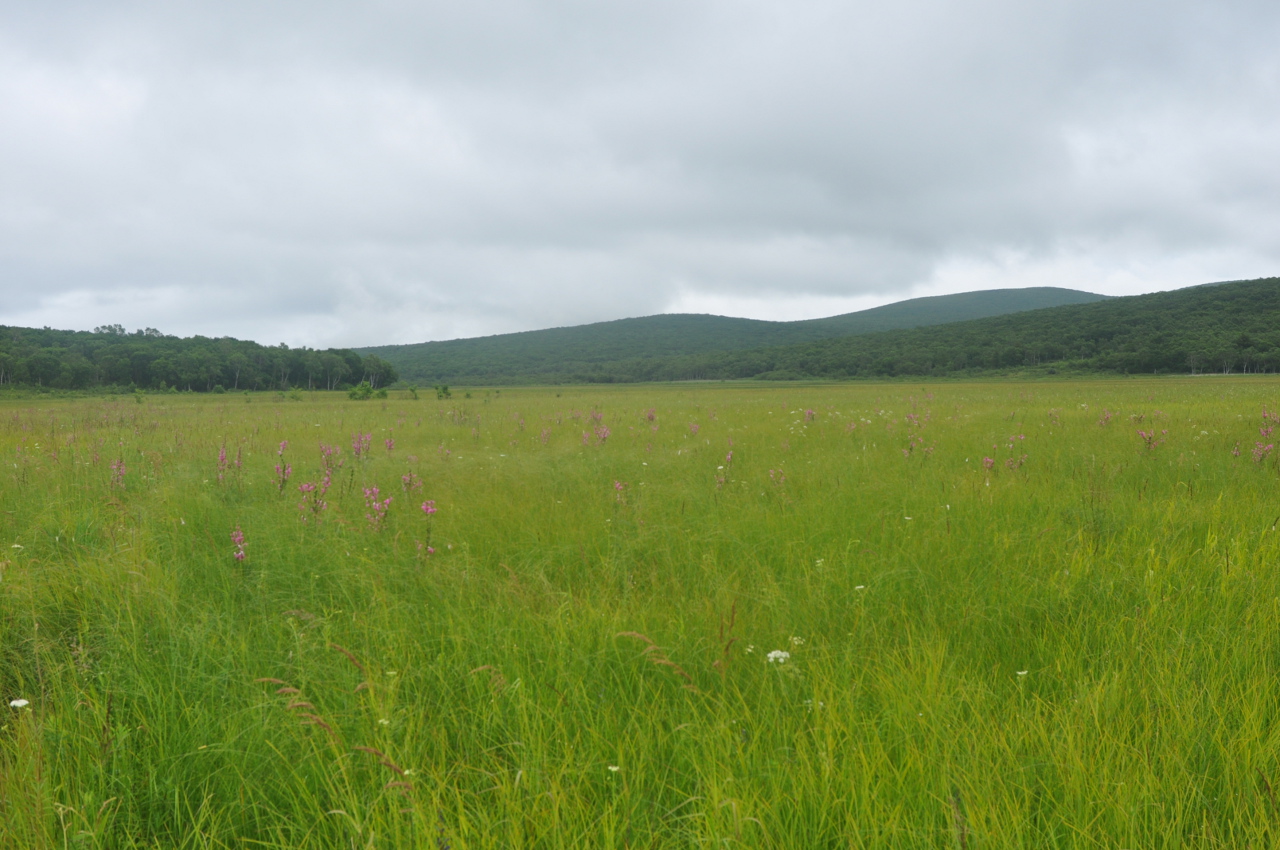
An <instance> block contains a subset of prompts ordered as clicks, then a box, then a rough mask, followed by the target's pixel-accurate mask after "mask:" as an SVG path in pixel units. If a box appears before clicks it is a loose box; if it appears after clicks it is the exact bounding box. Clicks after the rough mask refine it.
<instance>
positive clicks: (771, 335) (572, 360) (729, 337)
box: [360, 287, 1103, 384]
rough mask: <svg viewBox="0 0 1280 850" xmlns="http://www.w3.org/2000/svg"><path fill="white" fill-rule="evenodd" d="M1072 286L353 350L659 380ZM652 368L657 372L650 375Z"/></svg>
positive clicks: (515, 379) (1048, 295) (981, 311)
mask: <svg viewBox="0 0 1280 850" xmlns="http://www.w3.org/2000/svg"><path fill="white" fill-rule="evenodd" d="M1102 298H1103V296H1101V295H1093V294H1091V293H1088V292H1077V291H1074V290H1070V289H1056V288H1053V287H1038V288H1031V289H1005V290H992V291H987V292H966V293H962V294H958V295H940V296H934V297H929V298H913V299H910V300H907V301H903V302H900V303H897V304H888V305H885V306H883V307H876V308H874V309H871V310H863V311H861V312H858V313H849V314H847V315H843V316H833V317H830V318H825V319H813V320H808V321H800V322H764V321H757V320H754V319H733V318H727V317H724V316H705V315H662V316H646V317H644V318H638V319H622V320H619V321H614V322H599V323H596V324H591V325H582V326H579V327H571V328H553V329H550V330H540V331H529V332H526V333H516V334H502V335H498V336H489V337H482V338H478V339H459V340H450V341H447V342H427V343H421V344H417V345H390V346H379V347H375V348H362V349H360V351H362V352H366V353H371V354H376V355H377V356H379V357H384V358H386V360H388V361H389V362H390V363H393V364H394V365H395V368H396V369H397V370H398V371H399V372H400V373H401V374H403V375H404V376H405V377H406V378H407V379H411V380H415V381H424V382H432V383H436V382H444V381H449V382H453V383H468V384H495V383H533V382H541V383H550V382H572V383H586V382H592V381H594V382H600V383H612V382H615V381H637V380H641V381H643V380H666V378H650V377H646V375H647V374H649V373H650V372H653V373H655V374H656V372H662V371H664V370H665V372H667V373H670V374H677V373H678V371H679V369H678V367H676V369H675V370H674V371H673V370H672V369H671V368H666V367H663V366H660V365H653V364H663V363H667V362H668V361H670V362H672V363H677V362H679V361H678V360H674V361H673V360H672V358H682V357H695V356H699V355H706V354H712V353H717V352H729V351H742V350H747V349H758V348H761V347H764V346H778V345H788V344H798V343H804V342H812V341H815V340H821V339H828V338H832V337H843V336H849V335H853V334H867V333H874V332H879V331H886V330H890V329H894V328H911V327H917V326H922V325H935V324H941V323H944V322H955V321H960V320H964V319H976V318H980V317H983V316H996V315H1001V314H1004V313H1012V312H1017V311H1025V310H1036V309H1041V308H1044V307H1051V306H1056V305H1061V304H1078V303H1086V302H1092V301H1099V300H1102ZM655 370H656V371H655Z"/></svg>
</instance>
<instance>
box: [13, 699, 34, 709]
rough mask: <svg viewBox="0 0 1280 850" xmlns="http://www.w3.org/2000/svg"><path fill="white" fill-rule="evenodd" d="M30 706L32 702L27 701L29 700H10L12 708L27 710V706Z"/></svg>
mask: <svg viewBox="0 0 1280 850" xmlns="http://www.w3.org/2000/svg"><path fill="white" fill-rule="evenodd" d="M29 705H31V703H30V702H28V701H27V700H25V699H11V700H9V707H10V708H26V707H27V706H29Z"/></svg>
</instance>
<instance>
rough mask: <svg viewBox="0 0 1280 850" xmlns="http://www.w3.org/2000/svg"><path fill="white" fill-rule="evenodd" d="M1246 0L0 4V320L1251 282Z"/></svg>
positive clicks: (199, 320)
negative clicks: (1211, 0)
mask: <svg viewBox="0 0 1280 850" xmlns="http://www.w3.org/2000/svg"><path fill="white" fill-rule="evenodd" d="M1278 24H1280V8H1273V6H1271V5H1269V4H1263V3H1219V4H1213V5H1207V4H1201V3H1190V2H1186V3H1178V2H1173V3H1154V2H1139V0H1130V2H1122V3H1114V2H1113V3H1101V2H1097V3H1073V4H1059V5H1058V6H1043V5H1042V4H1041V5H1035V4H1025V3H1015V2H1012V0H1009V1H1008V2H1005V0H984V1H983V2H978V0H974V2H964V3H960V2H936V0H935V2H923V0H914V2H910V1H909V2H904V3H897V4H871V3H845V2H823V1H822V0H801V2H789V3H782V2H764V0H749V1H748V2H743V0H737V2H728V0H693V2H682V3H674V2H662V1H661V0H658V2H647V3H640V2H622V3H610V4H598V3H589V2H586V0H561V1H560V2H541V3H536V2H535V3H523V2H522V3H515V2H496V0H494V1H493V2H484V0H479V2H475V3H468V4H456V3H443V2H440V3H421V4H399V3H394V2H390V0H388V2H383V3H375V4H359V5H357V4H326V5H324V6H316V5H315V4H302V3H293V4H290V3H282V4H270V5H267V6H263V5H262V4H248V3H235V2H223V3H217V4H214V3H202V4H182V5H169V6H153V5H150V4H128V3H126V4H88V5H79V4H73V3H52V4H39V5H36V4H17V3H8V4H4V3H0V32H2V33H5V35H4V36H2V37H0V125H2V126H4V127H5V128H6V132H5V133H3V134H0V157H3V159H4V161H5V163H6V167H5V168H4V169H0V295H3V297H2V298H0V323H6V324H34V325H44V324H48V325H53V326H55V327H80V328H89V327H92V326H94V325H97V324H102V323H106V322H121V323H124V324H126V325H127V326H129V327H131V328H132V327H141V326H144V325H145V326H153V327H159V328H161V329H163V330H165V331H166V332H169V333H182V334H190V333H202V334H206V335H224V334H227V335H235V336H240V337H247V338H254V339H258V340H261V341H263V342H276V341H281V340H284V341H287V342H289V343H291V344H310V345H330V344H344V345H345V344H350V345H359V344H373V343H382V342H411V341H419V340H423V339H429V338H447V337H453V336H461V335H475V334H484V333H497V332H505V331H511V330H521V329H528V328H535V327H546V326H557V325H568V324H575V323H579V322H586V321H592V320H602V319H611V318H617V317H621V316H629V315H644V314H648V313H654V312H661V311H664V310H666V311H684V310H703V309H705V310H713V311H715V312H723V313H728V314H733V315H753V316H760V317H777V318H802V317H809V316H813V315H821V314H826V313H830V312H846V311H848V310H851V309H858V308H861V307H866V306H873V305H874V304H879V303H885V302H888V301H892V300H897V299H899V298H903V297H910V296H914V295H927V294H939V293H941V292H949V291H962V290H966V289H974V288H992V287H997V286H1001V287H1004V286H1028V285H1060V286H1070V287H1073V288H1080V289H1088V290H1093V291H1099V292H1109V293H1113V294H1121V293H1130V292H1137V291H1150V290H1154V289H1165V288H1172V287H1175V286H1182V285H1186V284H1191V283H1199V282H1204V281H1209V280H1219V279H1229V278H1239V277H1255V276H1261V275H1266V274H1270V273H1274V272H1275V271H1276V265H1277V260H1278V259H1280V236H1278V235H1277V234H1280V227H1277V225H1280V220H1278V219H1280V213H1278V212H1277V211H1278V210H1280V205H1277V203H1276V202H1277V200H1280V198H1278V195H1280V172H1278V171H1277V166H1276V165H1275V164H1274V153H1273V152H1274V151H1275V150H1277V149H1280V115H1277V113H1275V110H1274V109H1272V108H1271V107H1272V104H1273V103H1274V102H1275V97H1276V95H1277V93H1280V92H1278V89H1280V62H1278V61H1277V60H1276V59H1275V58H1274V50H1273V45H1274V43H1275V40H1276V36H1277V35H1280V26H1278Z"/></svg>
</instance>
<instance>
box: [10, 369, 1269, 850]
mask: <svg viewBox="0 0 1280 850" xmlns="http://www.w3.org/2000/svg"><path fill="white" fill-rule="evenodd" d="M393 395H394V394H393ZM473 395H474V396H475V397H474V398H471V399H460V398H454V399H452V400H444V401H437V400H436V399H430V400H426V399H423V400H413V399H408V398H401V399H398V398H391V399H388V400H386V401H376V400H375V401H369V402H353V401H348V400H346V399H345V397H339V396H337V395H332V396H330V395H324V394H316V395H314V396H311V395H307V396H304V398H303V400H301V401H289V400H281V399H278V398H277V397H275V396H252V397H248V396H240V395H223V396H206V397H193V396H190V395H177V396H152V397H146V398H145V399H143V400H142V401H141V403H135V401H134V399H131V398H130V399H124V400H111V401H93V400H83V401H65V402H51V403H37V402H34V401H33V402H8V403H5V404H3V405H0V460H2V461H3V468H2V469H0V497H2V501H0V546H2V547H3V548H0V652H2V653H3V658H2V659H0V698H2V700H3V702H0V713H2V719H3V723H2V724H0V846H4V847H21V848H28V847H30V848H42V847H86V848H88V847H104V848H106V847H110V848H133V847H139V848H142V847H146V848H171V847H183V848H194V847H229V848H230V847H234V848H241V847H244V848H261V847H271V848H293V847H306V848H339V847H350V848H367V847H378V848H403V847H424V848H435V850H439V848H446V847H447V848H473V847H474V848H489V847H493V848H497V847H511V848H519V847H582V848H588V847H712V846H715V847H720V846H746V847H777V848H820V847H831V848H836V847H840V848H844V847H903V848H916V847H947V848H966V850H968V848H993V847H1073V848H1074V847H1081V848H1083V847H1098V848H1123V847H1131V848H1175V847H1231V848H1240V847H1248V846H1252V847H1258V848H1262V847H1271V846H1275V845H1276V844H1277V843H1278V842H1280V801H1278V800H1277V796H1278V795H1280V725H1278V722H1280V679H1278V678H1277V673H1278V672H1280V669H1278V668H1280V563H1278V561H1280V536H1278V532H1277V530H1276V523H1277V521H1280V498H1277V482H1278V478H1277V464H1276V460H1277V457H1278V456H1280V455H1277V454H1276V453H1272V452H1271V451H1270V446H1271V444H1272V442H1273V437H1272V436H1269V434H1270V429H1271V428H1272V427H1273V426H1274V425H1276V424H1277V417H1275V416H1273V415H1272V413H1271V412H1270V411H1273V410H1277V409H1280V384H1278V383H1277V382H1275V381H1273V380H1268V379H1253V380H1248V379H1209V378H1203V379H1196V380H1160V381H1147V382H1144V381H1136V380H1128V381H1119V380H1116V381H1107V382H1090V383H1085V382H1079V383H1065V382H1064V383H1054V384H1014V383H991V384H945V385H939V386H921V385H908V384H892V385H867V384H858V385H832V386H800V385H795V386H761V387H752V388H744V387H742V386H728V387H721V386H718V385H705V386H703V385H692V386H679V387H631V388H627V389H623V390H611V389H596V388H588V389H584V388H564V389H560V390H553V389H548V390H519V391H516V390H503V391H501V392H500V393H492V394H490V393H486V392H484V391H479V392H475V393H473ZM1140 432H1141V433H1140ZM363 435H367V438H366V437H364V436H363ZM1275 436H1277V437H1280V435H1275ZM322 446H325V447H328V448H326V449H323V450H322ZM282 447H283V448H282ZM357 448H359V449H360V451H359V453H358V454H357V451H356V449H357ZM335 449H336V450H335ZM277 467H279V471H277ZM286 473H287V479H286ZM302 486H313V487H314V489H310V490H309V491H304V490H303V489H300V487H302ZM375 487H376V488H377V493H376V494H375V493H374V492H372V488H375ZM387 499H389V500H390V502H389V504H388V503H387V502H386V500H387ZM424 505H425V508H424ZM431 509H434V511H435V512H434V513H430V512H429V511H430V510H431ZM237 541H242V542H237Z"/></svg>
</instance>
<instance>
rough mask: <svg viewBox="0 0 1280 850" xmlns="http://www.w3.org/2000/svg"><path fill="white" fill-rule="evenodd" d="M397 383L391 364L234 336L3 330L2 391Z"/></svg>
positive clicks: (116, 328)
mask: <svg viewBox="0 0 1280 850" xmlns="http://www.w3.org/2000/svg"><path fill="white" fill-rule="evenodd" d="M397 379H398V376H397V375H396V370H395V368H394V367H392V366H391V364H390V363H388V362H387V361H385V360H383V359H381V358H379V357H376V356H372V355H370V356H367V357H361V356H360V355H359V354H356V353H355V352H354V351H351V350H349V349H326V350H324V351H317V350H314V349H310V348H289V347H288V346H287V345H285V344H284V343H281V344H280V345H279V346H276V347H271V346H264V345H259V344H258V343H256V342H247V341H242V340H238V339H232V338H231V337H221V338H219V339H209V338H207V337H200V336H197V337H190V338H187V339H180V338H178V337H174V336H165V335H164V334H161V333H160V332H159V331H157V330H155V329H154V328H147V329H146V330H139V331H135V332H133V333H127V332H126V331H125V329H124V328H123V327H122V326H120V325H104V326H101V327H98V328H95V329H94V330H93V331H92V332H88V331H58V330H52V329H50V328H43V329H34V328H15V327H4V326H0V385H26V386H41V387H54V388H58V389H92V388H98V387H111V386H115V387H129V386H133V387H138V388H143V389H156V390H159V389H166V388H171V387H172V388H176V389H179V390H193V391H195V392H209V391H212V390H214V389H215V388H219V387H221V388H223V389H227V390H244V389H249V390H265V389H279V390H284V389H289V388H291V387H303V388H307V389H342V388H345V387H347V386H350V385H352V384H357V383H359V382H361V381H368V382H369V383H370V384H371V385H372V386H374V387H375V388H377V387H382V386H385V385H386V384H389V383H392V382H394V381H396V380H397Z"/></svg>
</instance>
